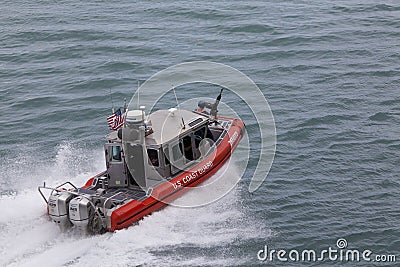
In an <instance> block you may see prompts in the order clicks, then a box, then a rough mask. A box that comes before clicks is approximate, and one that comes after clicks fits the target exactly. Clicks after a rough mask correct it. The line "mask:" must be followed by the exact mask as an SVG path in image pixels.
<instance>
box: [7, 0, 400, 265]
mask: <svg viewBox="0 0 400 267" xmlns="http://www.w3.org/2000/svg"><path fill="white" fill-rule="evenodd" d="M0 25H1V27H0V125H1V130H0V265H1V266H22V265H26V266H137V265H143V266H197V265H199V266H218V265H226V266H231V265H241V266H252V265H264V264H266V265H269V266H275V265H278V266H286V265H287V266H293V265H310V264H311V265H323V266H332V265H337V266H354V265H359V266H375V265H376V266H386V265H393V266H394V265H395V264H394V263H392V264H389V263H377V262H365V261H363V262H360V263H356V262H350V263H349V262H340V261H338V260H337V261H329V260H325V261H323V262H308V263H306V262H300V263H294V262H289V263H283V262H279V261H277V260H276V258H275V260H274V262H272V263H266V262H261V261H259V260H258V259H257V252H258V251H259V250H260V249H263V248H264V246H265V245H268V247H269V248H270V249H276V250H278V249H285V250H288V251H289V250H292V249H297V250H299V251H301V250H305V249H314V250H317V251H321V250H323V249H327V248H328V247H332V248H337V247H336V241H337V239H339V238H345V239H346V240H347V242H348V248H351V249H359V250H361V251H362V250H364V249H369V250H371V251H373V253H374V254H394V255H397V264H398V262H399V261H400V227H399V222H400V208H399V204H400V197H399V191H400V190H399V189H400V182H399V176H398V175H399V173H400V167H399V165H400V159H399V156H400V153H399V149H400V125H399V124H400V96H399V92H400V88H399V86H400V76H399V75H400V64H399V63H400V2H399V1H395V0H391V1H371V0H366V1H354V0H348V1H326V0H319V1H300V0H292V1H256V0H250V1H246V2H242V1H202V2H195V1H174V2H166V1H140V2H137V3H135V2H132V1H118V2H116V1H83V2H80V1H3V2H2V4H1V7H0ZM194 60H208V61H214V62H219V63H224V64H227V65H229V66H232V67H234V68H237V69H238V70H240V71H242V72H243V73H245V74H246V75H248V76H249V77H250V78H251V79H253V81H254V82H255V83H256V84H257V85H258V86H259V88H260V89H261V90H262V92H263V94H264V95H265V97H266V98H267V99H268V101H269V104H270V106H271V108H272V111H273V114H274V118H275V122H276V129H277V153H276V158H275V161H274V164H273V166H272V169H271V171H270V173H269V175H268V177H267V180H266V182H265V183H264V184H263V185H262V186H261V188H260V189H259V190H257V191H256V192H255V193H253V194H250V193H249V192H248V191H247V187H248V184H249V179H250V178H251V177H250V175H251V171H252V170H254V168H255V165H256V162H257V151H258V150H259V146H257V140H258V136H259V133H258V132H257V124H256V121H255V120H254V117H253V116H252V115H251V114H250V113H249V112H248V110H247V109H245V108H242V107H241V105H240V104H238V103H239V102H240V101H239V102H238V101H236V99H235V97H234V96H233V95H232V94H229V93H226V94H225V95H224V99H223V100H224V101H226V102H227V103H228V104H229V103H230V104H231V106H233V107H235V108H236V111H237V112H238V113H239V114H240V115H241V116H242V118H243V119H244V120H245V122H246V125H247V129H248V133H249V137H250V140H252V142H253V149H254V150H253V151H252V152H251V154H250V162H249V170H250V171H249V172H247V173H246V175H245V176H244V177H243V178H242V180H241V182H240V183H239V185H238V186H237V187H236V188H235V189H234V190H233V191H232V192H231V193H230V194H229V195H228V196H226V197H225V198H223V199H221V200H220V201H218V202H216V203H213V204H211V205H208V206H205V207H202V208H197V209H179V208H173V207H168V208H166V209H163V210H162V211H160V212H157V213H155V214H153V215H152V216H149V217H147V218H145V219H144V220H143V221H141V222H140V223H139V225H136V226H134V227H130V228H129V229H127V230H123V231H119V232H117V233H109V234H105V235H102V236H94V237H91V236H81V235H79V234H77V233H66V234H60V233H59V231H58V229H57V228H56V226H55V225H53V224H52V223H51V222H49V221H48V220H47V219H46V216H45V213H46V211H45V205H44V202H43V201H42V199H41V198H40V196H39V195H38V193H37V191H36V186H37V185H38V184H41V183H42V182H43V181H46V182H47V183H49V184H53V185H55V184H57V183H59V182H61V181H65V180H68V179H69V180H72V181H74V182H76V183H77V184H82V183H83V182H84V181H85V180H86V179H87V178H88V177H90V176H91V175H93V174H95V173H97V172H100V171H102V170H103V169H104V167H105V166H104V163H103V152H102V144H103V142H104V135H105V134H107V132H108V129H107V126H106V122H105V117H106V116H107V115H109V114H110V109H111V105H112V104H111V100H110V90H111V92H112V95H113V96H112V99H113V100H112V102H114V105H117V104H122V99H123V98H124V97H126V98H128V100H129V98H130V96H131V95H132V94H133V93H134V92H135V89H136V87H137V81H144V80H146V79H147V78H149V77H150V76H151V75H153V74H155V73H156V72H158V71H160V70H162V69H164V68H166V67H169V66H171V65H174V64H177V63H181V62H188V61H194ZM202 88H203V89H202V90H197V91H196V88H195V87H193V88H191V89H190V90H189V89H186V90H185V89H182V90H178V91H177V94H178V96H179V99H180V100H182V101H183V100H185V98H190V97H199V96H204V97H214V96H215V91H217V89H218V88H215V87H212V86H210V89H209V91H208V92H207V90H204V88H207V86H204V87H202ZM235 103H236V104H235ZM174 104H175V103H174V102H172V103H171V104H170V103H165V106H169V105H174ZM240 153H242V152H241V150H238V151H237V152H236V155H237V156H238V157H239V158H240V156H241V154H240ZM227 171H228V175H237V174H236V173H235V170H227ZM189 197H201V195H194V196H193V195H192V196H189Z"/></svg>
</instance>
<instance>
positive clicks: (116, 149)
mask: <svg viewBox="0 0 400 267" xmlns="http://www.w3.org/2000/svg"><path fill="white" fill-rule="evenodd" d="M111 152H112V156H111V161H121V160H122V158H121V147H120V146H112V149H111Z"/></svg>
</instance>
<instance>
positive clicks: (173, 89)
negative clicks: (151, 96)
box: [172, 85, 180, 109]
mask: <svg viewBox="0 0 400 267" xmlns="http://www.w3.org/2000/svg"><path fill="white" fill-rule="evenodd" d="M172 91H173V92H174V96H175V100H176V106H177V107H178V109H180V108H179V102H178V97H176V92H175V87H174V85H172Z"/></svg>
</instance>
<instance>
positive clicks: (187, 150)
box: [182, 135, 193, 160]
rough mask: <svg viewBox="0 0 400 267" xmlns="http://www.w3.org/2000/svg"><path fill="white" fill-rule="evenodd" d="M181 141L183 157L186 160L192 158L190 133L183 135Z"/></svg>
mask: <svg viewBox="0 0 400 267" xmlns="http://www.w3.org/2000/svg"><path fill="white" fill-rule="evenodd" d="M182 141H183V148H184V153H185V158H186V159H188V160H193V149H192V137H191V136H190V135H189V136H185V137H183V139H182Z"/></svg>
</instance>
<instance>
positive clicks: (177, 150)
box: [172, 142, 183, 161]
mask: <svg viewBox="0 0 400 267" xmlns="http://www.w3.org/2000/svg"><path fill="white" fill-rule="evenodd" d="M182 151H183V149H182V143H181V142H179V143H178V144H176V145H174V146H173V147H172V159H173V161H177V160H178V159H180V158H181V157H182V156H183V155H182Z"/></svg>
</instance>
